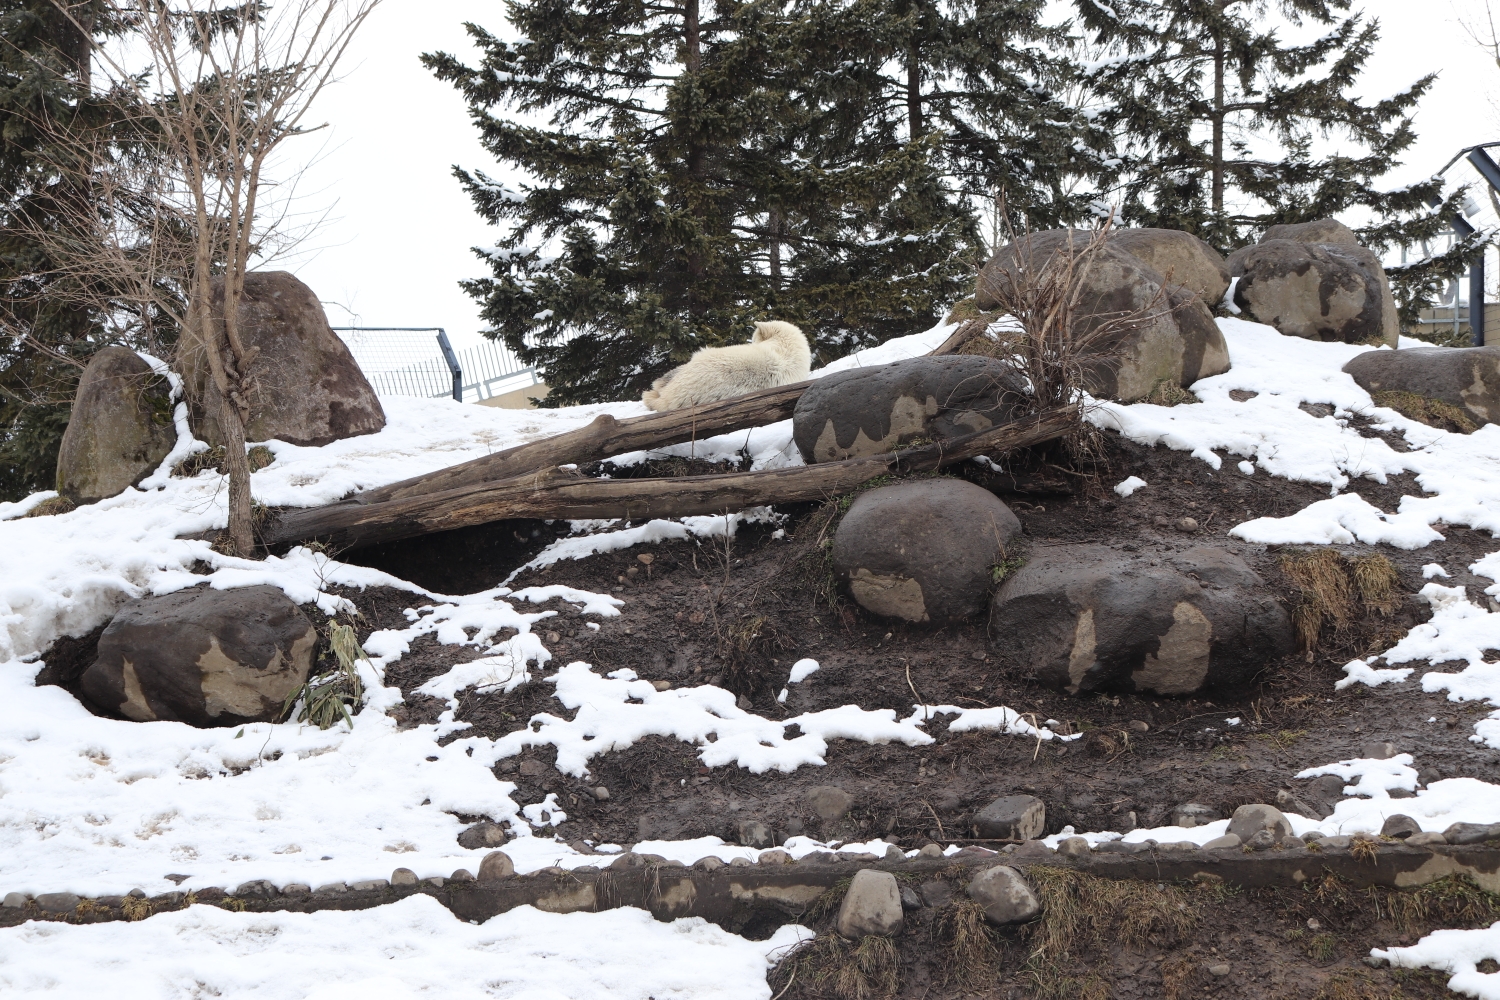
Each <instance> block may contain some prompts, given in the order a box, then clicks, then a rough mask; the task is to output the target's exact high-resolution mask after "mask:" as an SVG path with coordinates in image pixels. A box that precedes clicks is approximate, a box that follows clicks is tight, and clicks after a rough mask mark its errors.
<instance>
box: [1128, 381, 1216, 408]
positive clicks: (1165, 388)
mask: <svg viewBox="0 0 1500 1000" xmlns="http://www.w3.org/2000/svg"><path fill="white" fill-rule="evenodd" d="M1141 402H1143V403H1155V404H1156V405H1157V406H1182V405H1183V404H1186V403H1201V402H1203V400H1201V399H1199V398H1198V397H1197V396H1195V395H1193V393H1192V392H1191V391H1189V390H1187V389H1184V388H1183V387H1182V386H1180V385H1178V384H1177V383H1176V382H1174V381H1172V380H1171V379H1169V378H1162V379H1157V380H1156V384H1155V385H1154V386H1152V387H1151V392H1150V393H1148V394H1147V395H1146V398H1145V399H1143V400H1141Z"/></svg>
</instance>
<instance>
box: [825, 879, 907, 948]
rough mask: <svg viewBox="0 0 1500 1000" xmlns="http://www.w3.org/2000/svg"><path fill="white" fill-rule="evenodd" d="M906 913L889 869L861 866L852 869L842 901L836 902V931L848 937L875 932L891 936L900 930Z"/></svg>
mask: <svg viewBox="0 0 1500 1000" xmlns="http://www.w3.org/2000/svg"><path fill="white" fill-rule="evenodd" d="M904 921H905V916H904V914H903V913H902V910H901V889H900V886H899V885H897V883H896V876H894V875H892V874H891V873H890V872H882V871H876V870H875V869H873V868H862V869H860V870H859V871H857V872H855V873H854V880H853V881H852V882H850V883H849V891H848V892H846V893H844V902H843V903H842V905H840V906H839V916H838V922H837V927H838V932H839V934H841V935H843V936H844V937H846V938H849V939H850V940H857V939H859V938H862V937H866V936H868V935H871V934H874V935H877V936H879V937H892V936H894V935H896V934H899V933H901V925H902V923H903V922H904Z"/></svg>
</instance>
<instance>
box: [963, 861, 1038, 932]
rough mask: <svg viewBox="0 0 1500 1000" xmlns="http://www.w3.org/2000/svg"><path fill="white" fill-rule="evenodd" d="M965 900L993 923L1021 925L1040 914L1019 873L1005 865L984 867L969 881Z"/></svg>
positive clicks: (1032, 895)
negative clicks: (982, 910) (981, 909)
mask: <svg viewBox="0 0 1500 1000" xmlns="http://www.w3.org/2000/svg"><path fill="white" fill-rule="evenodd" d="M968 893H969V898H970V899H972V900H974V901H975V902H976V903H978V904H979V905H980V906H981V907H982V908H983V909H984V915H985V918H986V919H988V920H989V921H990V922H991V923H995V924H1021V923H1025V922H1026V921H1028V920H1034V919H1035V918H1036V917H1037V915H1038V914H1040V913H1041V912H1042V905H1041V903H1039V902H1037V898H1036V893H1034V892H1032V891H1031V886H1030V885H1028V884H1027V882H1026V879H1024V878H1022V877H1021V873H1020V872H1018V871H1016V870H1015V869H1014V868H1011V867H1009V866H1007V865H996V866H995V867H993V868H986V869H985V870H984V871H982V872H980V873H979V874H978V875H975V876H974V878H973V879H972V880H971V881H970V882H969V888H968Z"/></svg>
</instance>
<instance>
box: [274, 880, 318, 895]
mask: <svg viewBox="0 0 1500 1000" xmlns="http://www.w3.org/2000/svg"><path fill="white" fill-rule="evenodd" d="M281 894H282V895H283V896H311V895H312V886H310V885H308V884H307V883H306V882H289V883H288V884H286V885H284V886H282V887H281Z"/></svg>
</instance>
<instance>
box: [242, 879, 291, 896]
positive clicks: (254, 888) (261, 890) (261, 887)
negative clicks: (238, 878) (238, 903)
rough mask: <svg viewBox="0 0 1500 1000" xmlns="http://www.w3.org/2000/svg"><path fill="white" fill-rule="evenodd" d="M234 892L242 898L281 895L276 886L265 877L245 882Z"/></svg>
mask: <svg viewBox="0 0 1500 1000" xmlns="http://www.w3.org/2000/svg"><path fill="white" fill-rule="evenodd" d="M234 894H235V895H236V896H238V897H239V898H240V899H272V898H274V897H276V896H278V895H280V893H279V892H278V890H277V888H276V886H275V885H273V884H272V883H270V882H268V881H267V880H265V879H263V878H262V879H256V880H255V881H253V882H245V883H244V884H242V885H241V886H240V887H239V888H237V889H235V890H234Z"/></svg>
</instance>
